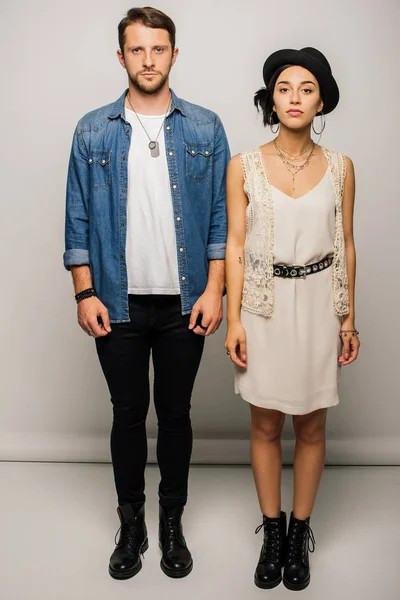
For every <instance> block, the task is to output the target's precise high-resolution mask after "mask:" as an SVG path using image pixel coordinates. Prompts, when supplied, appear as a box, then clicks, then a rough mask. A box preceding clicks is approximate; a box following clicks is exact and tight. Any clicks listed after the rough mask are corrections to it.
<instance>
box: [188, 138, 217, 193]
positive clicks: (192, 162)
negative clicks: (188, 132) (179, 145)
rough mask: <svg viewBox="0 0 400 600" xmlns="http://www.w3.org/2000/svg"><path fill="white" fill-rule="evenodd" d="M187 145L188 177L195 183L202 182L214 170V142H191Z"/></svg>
mask: <svg viewBox="0 0 400 600" xmlns="http://www.w3.org/2000/svg"><path fill="white" fill-rule="evenodd" d="M185 147H186V177H187V178H188V179H190V180H191V181H194V182H195V183H201V182H202V181H205V180H206V179H208V178H209V177H211V172H212V158H213V150H214V148H213V144H191V143H190V142H185Z"/></svg>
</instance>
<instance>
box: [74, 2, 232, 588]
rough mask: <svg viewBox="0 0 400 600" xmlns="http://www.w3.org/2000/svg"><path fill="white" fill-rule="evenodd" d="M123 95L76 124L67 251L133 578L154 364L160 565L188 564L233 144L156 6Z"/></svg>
mask: <svg viewBox="0 0 400 600" xmlns="http://www.w3.org/2000/svg"><path fill="white" fill-rule="evenodd" d="M119 45H120V49H119V50H118V53H117V54H118V58H119V61H120V63H121V65H122V67H123V68H124V69H126V71H127V74H128V80H129V88H128V90H126V91H125V92H124V93H123V94H122V96H121V97H120V98H119V100H117V101H116V102H115V103H113V104H110V105H108V106H105V107H103V108H100V109H97V110H95V111H93V112H90V113H88V114H87V115H85V116H84V117H83V118H82V119H81V120H80V121H79V123H78V125H77V128H76V131H75V135H74V139H73V145H72V151H71V158H70V164H69V171H68V185H67V205H66V251H65V253H64V265H65V267H66V268H67V269H70V270H71V271H72V275H73V280H74V286H75V294H76V296H75V298H76V301H77V303H78V321H79V324H80V326H81V327H82V329H83V330H84V331H85V332H86V333H87V334H89V335H91V336H93V337H94V338H95V340H96V347H97V352H98V356H99V359H100V363H101V367H102V369H103V372H104V375H105V377H106V380H107V384H108V387H109V390H110V394H111V401H112V404H113V426H112V431H111V454H112V462H113V469H114V477H115V484H116V490H117V495H118V514H119V517H120V521H121V531H120V537H119V541H118V544H117V546H116V548H115V550H114V552H113V554H112V556H111V559H110V565H109V572H110V575H111V576H112V577H114V578H116V579H127V578H129V577H132V576H134V575H135V574H136V573H137V572H138V571H139V570H140V569H141V566H142V563H141V554H143V553H144V552H145V550H147V548H148V541H147V531H146V525H145V520H144V502H145V494H144V487H145V486H144V470H145V465H146V460H147V439H146V429H145V423H146V416H147V411H148V407H149V401H150V398H149V357H150V353H152V359H153V365H154V373H155V380H154V404H155V408H156V412H157V417H158V438H157V458H158V464H159V467H160V472H161V481H160V486H159V502H160V522H159V538H160V547H161V550H162V559H161V568H162V570H163V571H164V572H165V573H166V574H167V575H169V576H170V577H184V576H186V575H188V574H189V573H190V571H191V570H192V566H193V562H192V557H191V554H190V551H189V549H188V548H187V546H186V543H185V539H184V537H183V530H182V523H181V517H182V513H183V507H184V505H185V503H186V500H187V487H188V472H189V463H190V457H191V451H192V429H191V422H190V399H191V393H192V389H193V385H194V381H195V377H196V374H197V370H198V367H199V363H200V359H201V355H202V351H203V345H204V337H205V336H209V335H211V334H212V333H214V332H215V331H216V330H217V328H218V327H219V325H220V323H221V320H222V295H223V289H224V257H225V242H226V230H227V228H226V207H225V173H226V167H227V163H228V161H229V147H228V143H227V139H226V135H225V132H224V129H223V126H222V124H221V121H220V119H219V118H218V116H217V115H215V114H214V113H212V112H210V111H209V110H206V109H204V108H201V107H199V106H196V105H193V104H190V103H189V102H186V101H184V100H182V99H180V98H178V97H177V96H176V95H175V94H174V93H173V92H172V91H171V90H170V88H169V73H170V70H171V68H172V66H173V65H174V64H175V61H176V58H177V56H178V50H177V49H176V48H175V25H174V23H173V22H172V20H171V19H170V18H169V17H168V16H167V15H165V14H164V13H162V12H160V11H158V10H156V9H154V8H143V9H140V8H133V9H131V10H129V11H128V13H127V16H126V17H125V18H124V19H123V20H122V21H121V22H120V24H119Z"/></svg>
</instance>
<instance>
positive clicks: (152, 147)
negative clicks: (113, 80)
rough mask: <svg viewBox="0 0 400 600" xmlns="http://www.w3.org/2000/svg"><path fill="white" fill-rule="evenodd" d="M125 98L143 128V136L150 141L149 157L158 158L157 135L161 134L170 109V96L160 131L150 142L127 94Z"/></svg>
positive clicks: (158, 145)
mask: <svg viewBox="0 0 400 600" xmlns="http://www.w3.org/2000/svg"><path fill="white" fill-rule="evenodd" d="M127 98H128V102H129V104H130V107H131V109H132V110H133V112H134V113H135V115H136V116H137V119H138V121H139V123H140V124H141V126H142V127H143V129H144V132H145V134H146V135H147V137H148V138H149V140H150V141H149V149H150V154H151V156H152V157H153V158H158V157H159V156H160V144H159V143H158V141H157V140H158V136H159V135H160V133H161V129H162V128H163V125H164V122H165V119H166V118H167V116H168V113H169V109H170V107H171V102H172V96H170V98H169V100H168V107H167V111H166V113H165V116H164V118H163V122H162V123H161V127H160V129H159V132H158V133H157V136H156V139H155V140H152V139H151V137H150V136H149V134H148V133H147V129H146V127H145V126H144V125H143V123H142V121H141V120H140V118H139V115H138V114H137V112H136V110H135V109H134V108H133V106H132V103H131V101H130V98H129V94H127Z"/></svg>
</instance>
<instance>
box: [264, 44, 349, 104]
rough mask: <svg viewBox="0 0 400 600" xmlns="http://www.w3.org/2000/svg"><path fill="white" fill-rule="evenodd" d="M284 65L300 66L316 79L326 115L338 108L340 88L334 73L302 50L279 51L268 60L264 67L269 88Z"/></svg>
mask: <svg viewBox="0 0 400 600" xmlns="http://www.w3.org/2000/svg"><path fill="white" fill-rule="evenodd" d="M284 65H293V66H295V65H299V66H300V67H304V68H305V69H307V71H310V72H311V73H312V74H313V75H314V77H316V79H317V81H318V84H319V87H320V89H321V94H322V97H323V102H324V108H323V113H324V114H325V115H327V114H328V113H330V112H332V111H333V110H334V109H335V108H336V106H337V105H338V102H339V88H338V85H337V83H336V80H335V78H334V77H333V75H332V73H330V71H329V70H328V69H327V68H326V67H325V66H324V65H323V64H322V63H321V62H320V61H319V60H317V59H315V58H313V57H312V56H310V55H309V54H306V53H305V52H302V51H301V50H292V49H287V50H277V51H276V52H274V53H273V54H271V56H269V57H268V58H267V60H266V61H265V63H264V67H263V79H264V83H265V85H266V86H267V87H268V84H269V82H270V80H271V77H272V76H273V75H274V73H276V71H277V70H278V69H279V68H280V67H283V66H284Z"/></svg>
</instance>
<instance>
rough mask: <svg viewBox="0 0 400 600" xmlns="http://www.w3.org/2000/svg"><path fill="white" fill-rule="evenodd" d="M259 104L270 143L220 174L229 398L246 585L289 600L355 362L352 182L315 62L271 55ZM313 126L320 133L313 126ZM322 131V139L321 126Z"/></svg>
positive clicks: (332, 86) (318, 60) (326, 78)
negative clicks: (241, 489)
mask: <svg viewBox="0 0 400 600" xmlns="http://www.w3.org/2000/svg"><path fill="white" fill-rule="evenodd" d="M263 78H264V82H265V86H266V87H265V88H262V89H261V90H259V91H258V92H257V94H256V95H255V99H254V100H255V104H256V106H257V108H258V109H259V110H260V109H261V110H262V113H263V120H264V125H267V124H268V125H270V126H271V130H272V131H273V133H274V134H277V135H276V137H275V139H274V140H273V141H272V142H269V143H266V144H264V145H263V146H261V147H259V148H257V149H256V150H254V151H252V152H247V153H245V154H241V155H237V156H235V157H234V158H233V159H232V160H231V162H230V164H229V169H228V180H227V192H228V199H227V202H228V223H229V225H228V243H227V252H226V268H227V302H228V309H227V321H228V329H227V336H226V342H225V348H226V349H227V354H228V355H229V356H230V358H231V360H232V361H233V362H234V363H235V391H236V393H239V394H240V395H241V396H242V398H243V399H244V400H246V401H247V402H249V403H250V409H251V460H252V468H253V473H254V479H255V484H256V488H257V494H258V499H259V503H260V507H261V510H262V513H263V525H260V527H259V528H257V530H256V532H258V531H259V530H260V529H261V528H262V527H263V529H264V543H263V546H262V549H261V554H260V559H259V562H258V565H257V568H256V572H255V583H256V585H257V586H259V587H262V588H272V587H275V586H276V585H278V584H279V583H280V581H281V580H282V574H281V569H282V567H283V583H284V585H285V586H286V587H287V588H289V589H292V590H301V589H304V588H305V587H307V585H308V584H309V582H310V568H309V559H308V551H309V550H310V551H314V546H315V540H314V536H313V532H312V530H311V527H310V515H311V512H312V509H313V506H314V502H315V498H316V494H317V490H318V486H319V482H320V478H321V475H322V471H323V467H324V459H325V423H326V415H327V409H328V407H330V406H335V405H337V404H338V402H339V398H338V379H339V372H340V369H341V367H343V366H346V365H349V364H351V363H352V362H353V361H354V360H355V359H356V358H357V354H358V349H359V345H360V344H359V340H358V336H357V334H358V332H357V331H356V329H355V323H354V285H355V249H354V241H353V205H354V170H353V165H352V162H351V160H350V159H349V158H347V157H345V156H343V155H341V154H339V153H336V152H331V151H328V150H326V149H325V148H323V147H321V146H319V145H318V144H315V143H314V141H313V140H312V138H311V128H313V130H314V132H315V133H316V134H317V135H319V134H321V133H322V131H323V128H324V127H325V115H326V114H328V113H330V112H332V111H333V110H334V108H335V107H336V105H337V104H338V101H339V90H338V87H337V84H336V81H335V79H334V77H333V75H332V72H331V68H330V66H329V63H328V61H327V60H326V58H325V56H324V55H323V54H321V52H319V51H318V50H315V49H314V48H303V49H302V50H280V51H278V52H274V53H273V54H272V55H271V56H270V57H269V58H268V59H267V60H266V62H265V64H264V69H263ZM317 116H319V117H320V119H321V125H320V126H319V129H320V130H319V131H316V129H315V128H316V125H314V118H315V117H317ZM317 129H318V126H317ZM286 414H290V415H293V417H292V419H293V426H294V431H295V436H296V448H295V454H294V498H293V510H292V512H291V515H290V521H289V528H288V532H287V533H286V514H285V512H283V511H281V490H280V487H281V467H282V450H281V432H282V427H283V424H284V421H285V415H286Z"/></svg>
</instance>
